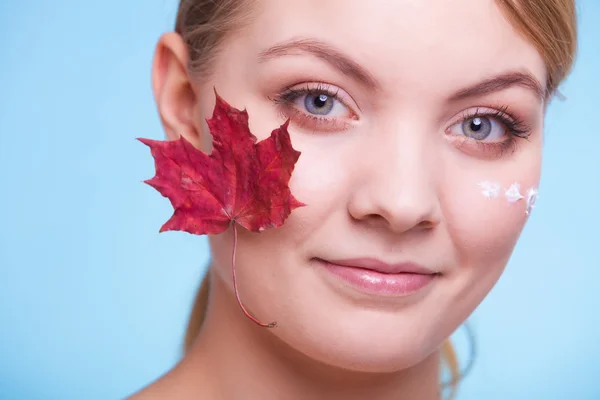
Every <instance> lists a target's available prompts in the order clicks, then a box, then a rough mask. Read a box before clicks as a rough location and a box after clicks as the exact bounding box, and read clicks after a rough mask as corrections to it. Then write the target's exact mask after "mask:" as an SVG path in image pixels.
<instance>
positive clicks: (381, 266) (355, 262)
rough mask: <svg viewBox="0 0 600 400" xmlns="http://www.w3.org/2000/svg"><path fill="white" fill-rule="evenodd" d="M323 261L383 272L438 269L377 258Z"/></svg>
mask: <svg viewBox="0 0 600 400" xmlns="http://www.w3.org/2000/svg"><path fill="white" fill-rule="evenodd" d="M323 261H325V262H327V263H329V264H334V265H338V266H340V267H354V268H362V269H369V270H372V271H376V272H380V273H382V274H421V275H435V274H437V272H436V271H433V270H431V269H429V268H426V267H423V266H421V265H418V264H415V263H411V262H406V263H394V264H391V263H386V262H384V261H381V260H378V259H375V258H349V259H339V260H323Z"/></svg>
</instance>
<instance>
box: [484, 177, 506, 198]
mask: <svg viewBox="0 0 600 400" xmlns="http://www.w3.org/2000/svg"><path fill="white" fill-rule="evenodd" d="M479 187H480V188H481V194H483V196H484V197H485V198H488V199H495V198H496V197H498V196H499V195H500V189H501V188H502V187H501V186H500V184H499V183H497V182H491V181H483V182H480V183H479Z"/></svg>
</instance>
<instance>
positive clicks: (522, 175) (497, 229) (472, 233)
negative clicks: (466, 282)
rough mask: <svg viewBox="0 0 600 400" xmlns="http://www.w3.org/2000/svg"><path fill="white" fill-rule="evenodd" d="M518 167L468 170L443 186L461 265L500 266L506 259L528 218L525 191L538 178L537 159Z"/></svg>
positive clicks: (452, 235)
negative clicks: (498, 169) (457, 181)
mask: <svg viewBox="0 0 600 400" xmlns="http://www.w3.org/2000/svg"><path fill="white" fill-rule="evenodd" d="M520 167H523V168H520ZM520 167H519V168H514V167H513V168H507V169H506V170H502V171H496V172H495V173H494V171H489V172H487V173H485V174H482V173H471V174H468V175H467V176H466V177H465V178H464V179H463V180H461V182H460V183H458V184H456V183H455V184H454V185H453V187H452V188H451V189H450V188H445V190H446V191H447V193H451V194H452V195H448V196H446V198H445V199H444V201H443V202H442V204H443V205H444V208H445V210H444V214H445V216H446V221H447V226H448V231H449V234H450V236H451V238H452V241H453V244H454V246H455V249H456V250H457V252H458V254H459V255H460V263H461V264H463V265H489V266H492V265H494V266H498V267H499V268H500V267H502V268H503V267H504V265H505V264H506V262H507V261H508V258H509V257H510V255H511V253H512V251H513V248H514V246H515V244H516V242H517V239H518V238H519V235H520V234H521V231H522V230H523V227H524V225H525V223H526V222H527V219H528V214H527V212H526V210H527V203H528V201H527V192H528V190H529V189H531V188H534V189H537V186H538V183H539V178H540V171H539V163H538V162H537V161H533V160H531V161H530V162H527V163H521V166H520ZM515 184H518V186H516V185H515ZM517 189H518V190H517ZM519 194H520V195H522V196H523V198H520V199H518V198H519ZM515 195H516V197H514V196H515ZM511 199H512V200H513V201H511ZM516 199H518V200H516Z"/></svg>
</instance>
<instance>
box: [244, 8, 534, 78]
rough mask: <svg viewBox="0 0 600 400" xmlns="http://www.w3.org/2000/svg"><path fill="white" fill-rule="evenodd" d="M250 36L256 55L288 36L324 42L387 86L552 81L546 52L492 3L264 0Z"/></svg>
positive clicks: (286, 38)
mask: <svg viewBox="0 0 600 400" xmlns="http://www.w3.org/2000/svg"><path fill="white" fill-rule="evenodd" d="M248 30H250V32H248ZM248 33H250V34H248ZM244 36H245V38H246V40H247V41H248V46H249V47H251V48H253V49H256V51H257V52H260V51H261V50H263V49H264V48H268V47H269V46H273V45H275V44H277V43H279V42H281V41H286V40H289V39H290V38H298V37H301V38H316V39H318V40H322V41H325V42H327V43H330V44H331V45H332V46H334V47H336V48H337V49H339V50H341V51H343V52H344V53H345V54H347V55H348V56H350V57H351V58H352V59H353V60H354V61H356V62H357V63H358V64H360V65H361V66H363V67H365V68H366V69H368V70H369V71H370V72H372V73H373V74H374V75H375V76H376V77H377V78H378V79H380V80H381V82H382V83H384V84H386V83H388V84H393V83H395V82H404V83H407V82H412V83H414V84H416V85H419V84H420V85H426V84H427V85H428V86H431V85H432V84H434V85H435V84H440V85H442V84H447V83H448V82H449V81H457V82H458V83H460V82H471V81H473V80H478V79H485V78H487V77H489V76H490V75H495V74H499V73H504V72H506V71H507V70H527V71H528V72H530V73H532V74H533V75H534V76H535V77H536V78H537V79H538V80H539V81H540V82H545V78H546V76H545V73H546V72H545V67H544V63H543V60H542V58H541V56H540V54H539V53H538V52H537V51H536V50H535V48H534V47H533V46H532V45H531V44H530V43H529V42H528V41H527V40H526V38H524V37H523V36H522V35H521V34H519V33H518V32H517V30H516V29H515V27H514V26H512V24H511V23H510V22H509V21H508V20H507V19H506V18H505V15H504V14H503V12H502V11H501V9H500V8H499V7H498V5H497V3H496V1H494V0H369V1H365V0H327V1H322V0H286V1H280V0H259V1H258V2H257V8H256V14H255V16H254V18H253V22H252V23H251V25H250V26H249V27H247V29H246V30H245V35H244ZM425 76H426V77H427V82H424V77H425Z"/></svg>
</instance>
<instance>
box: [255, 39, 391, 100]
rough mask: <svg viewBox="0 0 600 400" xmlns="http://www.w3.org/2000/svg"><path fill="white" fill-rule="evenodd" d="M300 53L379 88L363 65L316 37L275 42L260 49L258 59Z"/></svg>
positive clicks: (365, 83) (264, 59) (261, 60)
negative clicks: (311, 56)
mask: <svg viewBox="0 0 600 400" xmlns="http://www.w3.org/2000/svg"><path fill="white" fill-rule="evenodd" d="M302 53H307V54H311V55H313V56H315V57H317V58H320V59H321V60H323V61H325V62H327V63H329V64H330V65H331V66H333V67H334V68H336V69H338V70H339V71H341V72H342V73H343V74H344V75H348V76H350V77H351V78H353V79H354V80H356V81H358V82H360V83H361V84H363V85H364V86H366V87H368V88H370V89H372V90H375V91H378V90H379V89H380V88H381V85H380V84H379V82H378V81H377V79H376V78H375V77H374V76H373V75H371V74H370V73H369V72H368V71H367V70H365V69H364V68H363V67H361V66H360V65H358V63H356V62H355V61H353V60H352V59H351V58H350V57H348V56H347V55H345V54H344V53H342V52H341V51H339V50H337V49H336V48H335V47H333V46H331V45H329V44H327V43H325V42H322V41H320V40H316V39H310V38H293V39H290V40H287V41H284V42H281V43H277V44H275V45H274V46H272V47H269V48H267V49H265V50H263V51H261V52H260V53H259V55H258V61H259V62H265V61H268V60H271V59H273V58H277V57H281V56H288V55H298V54H302Z"/></svg>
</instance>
